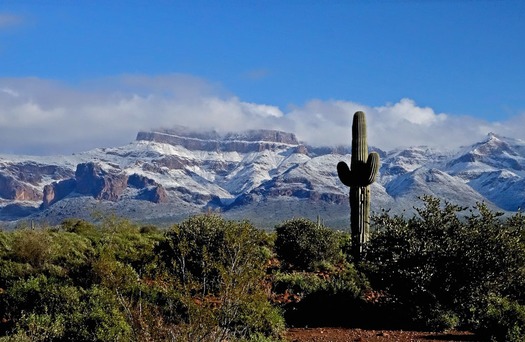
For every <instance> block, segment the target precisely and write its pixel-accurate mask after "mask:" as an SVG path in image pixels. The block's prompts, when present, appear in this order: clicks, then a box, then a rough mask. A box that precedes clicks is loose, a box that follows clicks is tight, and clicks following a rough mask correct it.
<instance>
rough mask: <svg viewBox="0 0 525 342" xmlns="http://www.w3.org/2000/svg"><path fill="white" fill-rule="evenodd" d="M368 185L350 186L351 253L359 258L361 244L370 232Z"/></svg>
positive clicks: (366, 239) (361, 250)
mask: <svg viewBox="0 0 525 342" xmlns="http://www.w3.org/2000/svg"><path fill="white" fill-rule="evenodd" d="M369 217H370V187H368V186H354V187H351V188H350V226H351V229H352V255H353V256H354V259H356V260H359V259H360V256H361V254H362V252H363V244H364V243H365V242H367V241H368V235H369V234H370V222H369Z"/></svg>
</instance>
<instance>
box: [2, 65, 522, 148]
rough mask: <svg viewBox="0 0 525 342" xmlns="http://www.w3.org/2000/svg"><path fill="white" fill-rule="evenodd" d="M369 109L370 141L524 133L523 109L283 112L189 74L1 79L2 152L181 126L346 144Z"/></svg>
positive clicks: (119, 140)
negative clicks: (504, 113) (510, 113)
mask: <svg viewBox="0 0 525 342" xmlns="http://www.w3.org/2000/svg"><path fill="white" fill-rule="evenodd" d="M358 110H363V111H365V112H366V114H367V123H368V136H369V138H368V142H369V145H372V146H376V147H379V148H382V149H385V150H389V149H392V148H395V147H400V146H411V145H429V146H442V147H458V146H461V145H466V144H472V143H474V142H476V141H479V140H480V139H482V138H483V136H484V135H486V134H487V133H488V132H491V131H492V132H495V133H499V134H503V135H507V136H511V137H516V138H524V137H523V133H522V131H521V130H519V128H520V127H524V126H525V113H523V114H522V115H519V116H516V117H514V118H511V119H510V120H508V121H507V122H499V123H491V122H486V121H483V120H479V119H476V118H473V117H459V116H454V115H448V114H444V113H435V112H434V110H433V109H432V108H428V107H420V106H418V105H417V104H416V102H415V101H414V100H411V99H401V100H400V101H399V102H397V103H392V104H386V105H384V106H379V107H372V106H367V105H363V104H359V103H354V102H350V101H336V100H328V101H323V100H311V101H309V102H307V103H306V104H304V105H303V106H299V107H294V108H291V109H290V110H289V111H288V112H287V113H283V111H282V110H281V109H279V108H278V107H276V106H272V105H268V104H258V103H249V102H243V101H242V100H241V99H239V98H237V97H235V96H233V95H232V94H229V93H227V92H226V91H224V90H223V89H222V88H221V87H220V86H218V85H214V84H210V83H208V82H206V81H204V80H202V79H199V78H195V77H191V76H188V75H167V76H158V77H150V76H122V77H115V78H111V79H104V80H98V81H92V82H89V83H86V84H83V85H81V86H77V87H70V86H67V85H64V84H60V83H58V82H54V81H50V80H43V79H37V78H25V79H0V153H24V154H50V153H61V154H62V153H72V152H80V151H84V150H88V149H92V148H95V147H109V146H119V145H123V144H126V143H129V142H131V141H132V140H134V138H135V136H136V133H137V132H138V131H140V130H150V129H154V128H159V127H167V128H169V127H173V126H174V125H185V126H189V127H193V128H198V129H217V130H219V131H222V132H226V131H237V130H245V129H254V128H267V129H280V130H284V131H290V132H294V133H296V134H297V136H298V138H299V139H300V140H303V141H306V142H307V143H309V144H313V145H341V144H342V145H348V144H350V139H351V124H352V115H353V113H354V112H356V111H358Z"/></svg>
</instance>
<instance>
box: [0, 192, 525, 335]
mask: <svg viewBox="0 0 525 342" xmlns="http://www.w3.org/2000/svg"><path fill="white" fill-rule="evenodd" d="M471 211H472V212H471V213H470V215H468V218H467V219H463V218H462V217H464V214H463V213H462V212H463V208H460V207H457V206H454V205H451V204H448V203H441V202H440V201H439V200H437V199H435V198H430V197H428V198H425V199H424V200H423V202H422V205H421V209H419V210H418V214H417V215H415V216H413V217H410V218H405V217H402V216H395V215H390V214H389V213H382V214H381V215H379V216H377V217H375V218H374V222H373V225H374V226H375V227H374V228H375V230H374V233H373V234H372V237H371V240H370V242H369V243H368V244H367V246H366V248H365V254H364V255H363V259H362V261H361V262H360V263H359V264H354V263H353V261H352V260H351V258H350V257H349V255H348V251H349V249H350V238H349V234H347V233H346V232H340V231H335V230H332V229H330V228H327V227H324V226H323V225H322V224H321V223H320V222H312V221H310V220H307V219H302V218H299V219H292V220H288V221H284V222H282V223H281V224H279V225H278V226H276V227H275V230H274V231H273V232H271V233H268V232H265V231H263V230H260V229H257V228H256V227H254V226H253V224H251V223H250V222H248V221H230V220H226V219H224V218H222V217H221V216H218V215H211V214H210V215H200V216H194V217H190V218H188V219H187V220H185V221H183V222H181V223H179V224H176V225H174V226H172V227H171V228H169V229H158V228H156V227H154V226H138V225H135V224H134V223H132V222H130V221H128V220H125V219H122V218H118V217H114V216H111V215H108V216H107V217H106V218H104V219H103V220H102V221H101V223H100V224H97V225H94V224H92V223H88V222H86V221H83V220H78V219H67V220H64V221H63V222H62V223H61V224H60V225H58V226H54V227H38V228H36V229H29V228H19V229H17V230H14V231H0V341H199V340H200V341H224V340H228V341H278V340H281V339H283V336H284V335H283V331H284V329H285V327H286V326H305V325H308V326H353V327H362V328H383V329H386V328H390V329H400V328H402V329H408V328H418V329H426V330H446V329H450V328H456V329H468V330H470V331H475V332H476V333H477V335H478V336H479V338H480V339H487V340H490V339H493V340H497V341H522V340H523V339H524V338H525V233H524V230H525V217H524V216H523V215H522V214H520V213H518V214H516V215H514V216H513V217H510V218H507V219H505V220H503V221H502V220H500V219H501V218H500V217H498V215H497V214H496V213H494V212H492V211H490V210H488V209H487V208H486V207H485V206H483V205H480V206H479V207H478V208H473V209H471ZM460 217H461V218H460ZM394 318H395V319H394Z"/></svg>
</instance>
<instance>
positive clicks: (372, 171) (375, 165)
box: [366, 152, 379, 185]
mask: <svg viewBox="0 0 525 342" xmlns="http://www.w3.org/2000/svg"><path fill="white" fill-rule="evenodd" d="M366 168H367V171H368V172H367V174H368V179H367V180H366V185H370V184H372V183H373V182H374V181H375V180H376V176H377V172H378V171H379V154H377V152H372V153H370V154H369V155H368V159H367V161H366Z"/></svg>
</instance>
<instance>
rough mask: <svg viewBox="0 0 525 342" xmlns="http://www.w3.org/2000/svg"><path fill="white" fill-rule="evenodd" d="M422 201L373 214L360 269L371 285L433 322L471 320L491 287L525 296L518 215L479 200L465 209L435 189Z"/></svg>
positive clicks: (448, 324) (441, 325) (421, 320)
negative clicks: (399, 212) (407, 209)
mask: <svg viewBox="0 0 525 342" xmlns="http://www.w3.org/2000/svg"><path fill="white" fill-rule="evenodd" d="M423 202H424V207H423V208H419V209H417V215H415V216H414V217H412V218H410V219H406V218H404V217H402V216H396V215H394V216H390V215H389V214H388V213H386V212H385V213H383V214H381V215H379V216H376V217H375V218H374V219H373V222H374V227H375V228H376V229H375V232H374V233H373V234H372V236H371V240H370V242H369V243H368V245H367V246H366V251H365V252H366V253H365V256H364V261H365V264H364V265H365V268H364V271H365V273H366V274H367V276H368V277H369V278H370V280H371V285H372V287H373V288H374V289H376V290H380V291H384V293H386V294H387V295H388V296H389V298H388V299H389V302H390V304H392V305H393V306H395V307H396V309H398V310H399V312H404V313H405V314H406V316H407V317H410V318H412V319H413V320H414V322H415V323H417V324H420V325H423V326H425V327H426V328H429V329H436V330H445V329H447V328H453V327H455V326H457V325H461V326H463V327H470V328H472V327H475V326H476V324H477V322H478V321H479V316H480V315H483V314H484V310H486V306H485V303H486V298H487V296H488V295H490V294H496V295H498V296H502V297H507V298H509V299H512V298H515V299H518V298H523V295H522V292H521V290H520V289H523V281H524V280H525V279H524V277H523V276H524V272H523V271H524V265H525V249H524V248H523V246H524V245H523V230H524V229H525V226H520V225H519V224H516V222H517V221H519V220H518V219H519V218H516V217H514V218H510V219H508V220H503V219H502V218H501V217H499V216H500V215H499V214H497V213H494V212H492V211H491V210H489V209H488V208H487V207H486V206H485V205H484V204H479V205H478V207H477V208H475V210H472V211H471V213H470V214H464V210H465V208H462V207H459V206H456V205H452V204H450V203H445V204H442V203H441V201H440V200H439V199H436V198H433V197H424V198H423ZM507 222H511V223H512V224H507Z"/></svg>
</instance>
